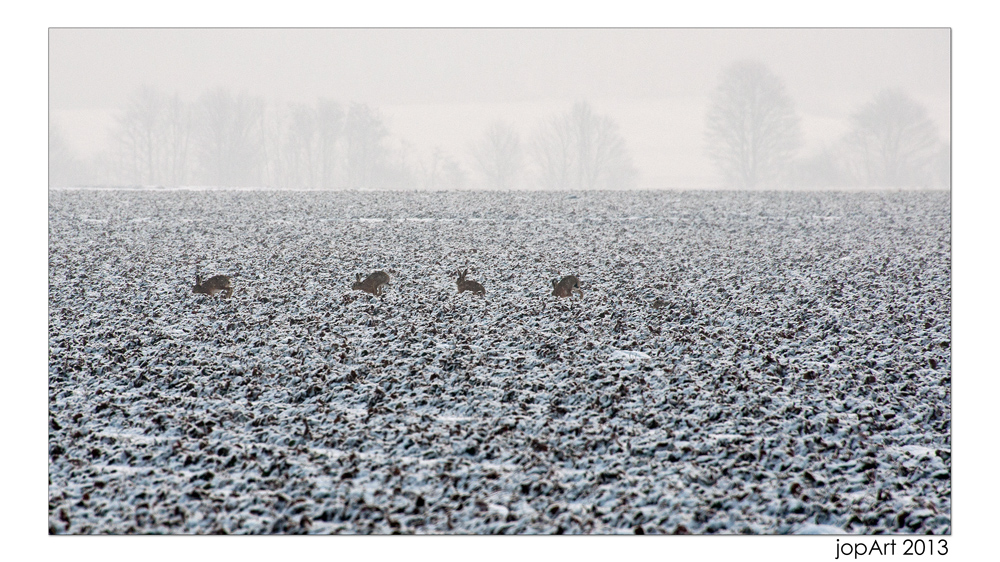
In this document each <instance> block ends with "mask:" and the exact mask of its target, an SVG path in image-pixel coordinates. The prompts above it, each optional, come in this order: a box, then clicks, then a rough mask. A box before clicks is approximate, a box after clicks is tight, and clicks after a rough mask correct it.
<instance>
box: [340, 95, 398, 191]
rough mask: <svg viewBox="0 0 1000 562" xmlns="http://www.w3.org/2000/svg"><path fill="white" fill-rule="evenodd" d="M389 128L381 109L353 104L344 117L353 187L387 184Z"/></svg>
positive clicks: (349, 184)
mask: <svg viewBox="0 0 1000 562" xmlns="http://www.w3.org/2000/svg"><path fill="white" fill-rule="evenodd" d="M388 136H389V130H388V129H387V128H386V126H385V124H384V123H383V122H382V116H381V115H380V114H379V113H378V111H377V110H375V109H372V108H370V107H368V106H367V105H365V104H359V103H352V104H351V105H350V107H349V108H348V110H347V115H346V116H345V118H344V142H345V155H344V157H345V168H346V170H345V172H346V176H347V187H349V188H351V189H358V188H372V187H384V185H383V184H384V182H385V180H386V178H387V176H388V175H389V173H388V172H389V151H388V149H387V148H386V146H385V144H384V143H385V140H386V138H387V137H388Z"/></svg>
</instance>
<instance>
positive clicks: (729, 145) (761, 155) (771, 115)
mask: <svg viewBox="0 0 1000 562" xmlns="http://www.w3.org/2000/svg"><path fill="white" fill-rule="evenodd" d="M801 139H802V133H801V130H800V126H799V118H798V116H797V115H796V113H795V107H794V105H793V103H792V101H791V99H790V98H789V97H788V95H787V94H786V93H785V86H784V84H783V83H782V81H781V80H780V79H779V78H778V77H777V76H775V75H774V74H773V73H772V72H771V71H770V70H769V69H768V68H767V67H766V66H764V65H763V64H761V63H759V62H756V61H738V62H735V63H733V64H731V65H730V66H729V67H727V68H726V70H725V71H724V72H723V74H722V81H721V82H720V84H719V86H718V87H717V88H716V90H715V92H714V94H713V95H712V99H711V105H710V107H709V110H708V114H707V116H706V134H705V140H706V149H707V153H708V156H709V158H711V159H712V161H713V162H714V163H715V165H716V166H717V167H718V168H719V170H720V171H721V172H722V174H723V176H724V177H725V178H726V180H727V181H729V182H731V183H732V184H733V186H735V187H738V188H741V189H754V188H759V187H773V186H775V185H777V184H779V183H780V182H781V181H782V179H783V177H784V175H785V174H786V172H787V171H788V165H789V163H790V162H791V160H792V157H793V156H794V154H795V151H796V150H797V149H798V148H799V147H800V146H801V144H802V140H801Z"/></svg>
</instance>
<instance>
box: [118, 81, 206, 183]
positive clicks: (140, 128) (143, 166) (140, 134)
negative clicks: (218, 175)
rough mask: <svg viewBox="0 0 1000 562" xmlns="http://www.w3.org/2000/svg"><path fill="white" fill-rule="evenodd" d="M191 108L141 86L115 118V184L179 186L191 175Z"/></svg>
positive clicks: (174, 98) (176, 96) (173, 96)
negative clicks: (189, 163) (189, 172)
mask: <svg viewBox="0 0 1000 562" xmlns="http://www.w3.org/2000/svg"><path fill="white" fill-rule="evenodd" d="M190 111H191V110H190V107H189V106H188V105H187V104H186V103H184V102H183V101H181V99H180V96H179V95H177V94H174V95H172V96H168V95H166V94H164V93H162V92H161V91H159V90H157V89H155V88H152V87H150V86H142V87H140V88H138V89H136V90H135V91H134V92H132V93H131V94H130V95H129V97H128V98H127V99H126V102H125V106H124V108H122V110H121V111H120V112H119V113H118V114H117V116H116V117H115V125H114V128H113V129H112V131H111V148H110V153H109V154H106V155H104V156H103V157H102V161H103V162H105V164H106V165H109V166H111V167H113V168H114V170H113V172H112V174H111V175H112V176H113V177H114V178H115V179H114V180H113V181H115V182H116V183H126V184H144V185H152V184H169V185H180V184H181V183H183V182H184V181H185V180H186V178H187V175H188V153H189V141H190V135H191V115H190Z"/></svg>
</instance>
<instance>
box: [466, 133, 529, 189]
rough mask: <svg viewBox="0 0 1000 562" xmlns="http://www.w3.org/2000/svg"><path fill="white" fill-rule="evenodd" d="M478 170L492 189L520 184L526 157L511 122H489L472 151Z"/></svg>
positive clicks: (507, 187)
mask: <svg viewBox="0 0 1000 562" xmlns="http://www.w3.org/2000/svg"><path fill="white" fill-rule="evenodd" d="M469 151H470V152H471V153H472V157H473V160H474V161H475V164H476V169H477V171H478V172H479V173H480V174H481V175H482V176H483V178H484V179H485V185H486V186H487V187H489V188H491V189H511V188H513V187H515V186H516V185H517V182H518V180H519V179H520V176H521V173H522V170H523V167H524V156H523V153H522V150H521V138H520V136H519V135H518V134H517V131H515V130H514V128H513V127H511V126H510V125H508V124H506V123H504V122H502V121H497V122H495V123H493V124H492V125H490V127H489V128H488V129H486V132H485V133H483V136H482V137H480V138H479V140H477V141H475V142H473V143H472V145H471V147H470V150H469Z"/></svg>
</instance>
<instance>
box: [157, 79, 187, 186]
mask: <svg viewBox="0 0 1000 562" xmlns="http://www.w3.org/2000/svg"><path fill="white" fill-rule="evenodd" d="M165 105H166V106H165V108H164V109H165V115H164V117H165V121H164V123H163V127H164V130H163V135H162V136H163V161H162V166H163V170H162V178H163V180H162V181H163V182H165V183H167V184H168V185H174V186H176V185H183V184H184V183H186V182H187V180H188V175H189V173H190V170H189V167H188V160H189V155H190V145H191V106H190V105H189V104H187V103H185V102H184V101H183V100H181V98H180V95H179V94H177V93H175V94H174V95H172V96H170V97H169V98H167V99H166V104H165Z"/></svg>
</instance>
